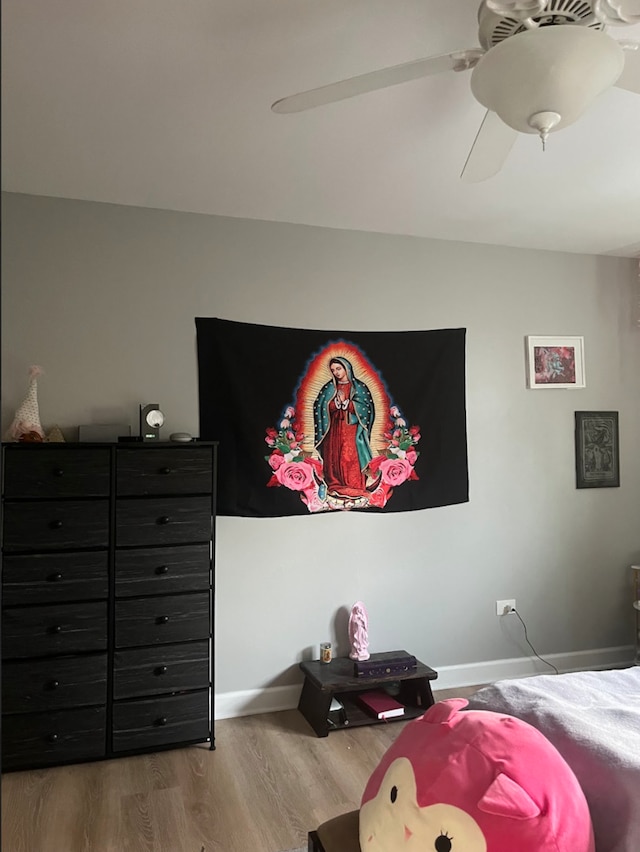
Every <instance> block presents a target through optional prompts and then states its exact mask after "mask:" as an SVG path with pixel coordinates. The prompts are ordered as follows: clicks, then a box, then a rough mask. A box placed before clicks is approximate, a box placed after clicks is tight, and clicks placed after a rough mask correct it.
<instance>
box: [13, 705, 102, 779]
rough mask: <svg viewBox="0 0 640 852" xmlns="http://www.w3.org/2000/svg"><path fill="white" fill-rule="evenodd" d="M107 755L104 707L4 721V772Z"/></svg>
mask: <svg viewBox="0 0 640 852" xmlns="http://www.w3.org/2000/svg"><path fill="white" fill-rule="evenodd" d="M105 752H106V711H105V708H104V707H93V708H85V709H82V710H59V711H57V712H55V713H27V714H24V715H16V716H5V717H3V719H2V768H3V770H5V769H20V768H22V767H27V766H34V767H35V766H50V765H52V764H57V763H69V762H72V761H74V760H87V759H88V760H94V759H96V758H99V757H104V755H105Z"/></svg>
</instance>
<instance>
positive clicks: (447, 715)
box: [422, 698, 469, 725]
mask: <svg viewBox="0 0 640 852" xmlns="http://www.w3.org/2000/svg"><path fill="white" fill-rule="evenodd" d="M468 703H469V702H468V701H467V699H466V698H448V699H447V700H446V701H437V702H436V703H435V704H432V705H431V707H429V709H428V710H427V712H426V713H425V714H424V716H423V717H422V719H423V721H424V722H427V723H430V724H432V725H452V724H454V723H455V722H457V721H459V720H460V719H461V718H462V717H461V716H458V715H457V714H458V711H459V710H462V709H463V708H465V707H466V706H467V705H468Z"/></svg>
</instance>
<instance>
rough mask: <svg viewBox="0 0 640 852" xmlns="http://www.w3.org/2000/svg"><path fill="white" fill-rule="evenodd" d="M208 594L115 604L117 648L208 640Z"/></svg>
mask: <svg viewBox="0 0 640 852" xmlns="http://www.w3.org/2000/svg"><path fill="white" fill-rule="evenodd" d="M210 623H211V620H210V616H209V593H208V592H200V593H198V594H193V595H166V596H165V597H159V598H136V599H135V600H120V601H116V648H131V647H135V646H138V645H158V644H169V643H171V642H187V641H189V640H190V639H206V638H208V636H209V628H210Z"/></svg>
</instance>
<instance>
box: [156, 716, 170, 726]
mask: <svg viewBox="0 0 640 852" xmlns="http://www.w3.org/2000/svg"><path fill="white" fill-rule="evenodd" d="M153 724H154V725H156V726H157V727H158V728H164V726H165V725H166V724H167V717H166V716H160V718H159V719H156V720H155V722H154V723H153Z"/></svg>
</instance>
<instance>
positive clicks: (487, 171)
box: [460, 110, 518, 183]
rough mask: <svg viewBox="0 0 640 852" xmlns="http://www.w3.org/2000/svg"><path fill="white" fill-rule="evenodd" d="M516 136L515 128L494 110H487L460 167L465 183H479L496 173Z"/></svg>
mask: <svg viewBox="0 0 640 852" xmlns="http://www.w3.org/2000/svg"><path fill="white" fill-rule="evenodd" d="M517 136H518V131H517V130H513V128H511V127H509V126H508V125H506V124H505V123H504V121H502V119H501V118H498V116H497V114H496V113H495V112H492V111H491V110H488V111H487V114H486V115H485V117H484V119H483V121H482V124H481V125H480V130H478V133H477V135H476V138H475V140H474V142H473V145H472V146H471V150H470V151H469V156H468V157H467V162H466V163H465V164H464V168H463V169H462V174H461V175H460V177H461V178H462V180H463V181H465V183H479V182H480V181H481V180H487V178H490V177H493V176H494V175H495V174H497V173H498V172H499V171H500V169H501V168H502V166H503V165H504V163H505V160H506V159H507V156H508V154H509V151H510V150H511V149H512V147H513V143H514V142H515V141H516V138H517Z"/></svg>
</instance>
